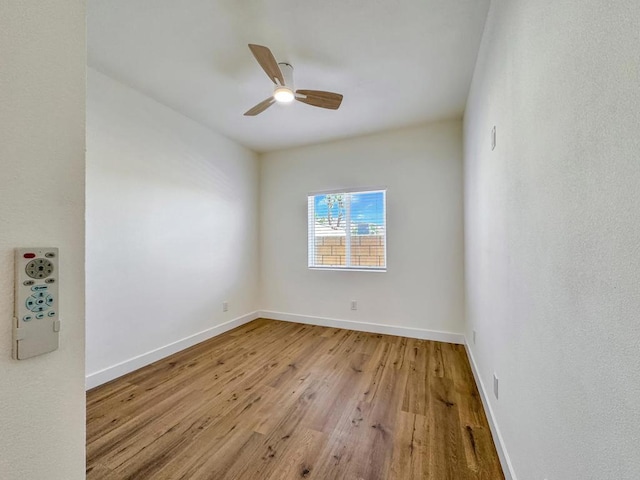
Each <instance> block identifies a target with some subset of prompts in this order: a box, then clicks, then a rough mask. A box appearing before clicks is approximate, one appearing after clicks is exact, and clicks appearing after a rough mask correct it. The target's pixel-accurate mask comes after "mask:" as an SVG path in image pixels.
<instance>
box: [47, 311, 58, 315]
mask: <svg viewBox="0 0 640 480" xmlns="http://www.w3.org/2000/svg"><path fill="white" fill-rule="evenodd" d="M47 316H49V317H55V316H56V312H54V311H53V310H51V311H50V312H49V313H47Z"/></svg>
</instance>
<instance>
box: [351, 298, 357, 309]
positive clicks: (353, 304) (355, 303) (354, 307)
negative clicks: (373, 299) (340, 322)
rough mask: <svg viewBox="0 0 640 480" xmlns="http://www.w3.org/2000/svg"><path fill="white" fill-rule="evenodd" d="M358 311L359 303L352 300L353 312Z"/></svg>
mask: <svg viewBox="0 0 640 480" xmlns="http://www.w3.org/2000/svg"><path fill="white" fill-rule="evenodd" d="M357 309H358V302H357V301H356V300H351V310H357Z"/></svg>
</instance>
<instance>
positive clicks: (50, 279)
mask: <svg viewBox="0 0 640 480" xmlns="http://www.w3.org/2000/svg"><path fill="white" fill-rule="evenodd" d="M55 281H56V279H55V278H47V279H46V280H45V281H44V283H54V282H55Z"/></svg>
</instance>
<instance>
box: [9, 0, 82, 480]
mask: <svg viewBox="0 0 640 480" xmlns="http://www.w3.org/2000/svg"><path fill="white" fill-rule="evenodd" d="M0 52H1V53H0V57H1V60H0V64H1V66H0V407H1V408H0V431H1V434H0V478H1V479H2V480H35V479H47V480H80V479H83V478H85V475H84V463H85V459H84V430H85V425H84V407H85V400H84V399H85V397H84V109H85V11H84V2H83V1H81V0H57V1H51V0H49V1H38V2H34V1H19V2H17V1H9V0H0ZM18 246H25V247H29V246H39V247H41V246H56V247H59V248H60V265H59V266H60V313H61V316H60V320H61V322H62V331H61V332H60V348H59V349H58V350H56V351H55V352H52V353H49V354H46V355H42V356H39V357H35V358H31V359H28V360H23V361H15V360H12V359H11V319H12V316H13V249H14V248H15V247H18Z"/></svg>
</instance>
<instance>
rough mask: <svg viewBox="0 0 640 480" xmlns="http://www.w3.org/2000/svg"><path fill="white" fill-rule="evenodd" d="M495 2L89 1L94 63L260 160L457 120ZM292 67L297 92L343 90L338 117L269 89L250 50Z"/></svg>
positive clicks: (463, 104) (90, 61)
mask: <svg viewBox="0 0 640 480" xmlns="http://www.w3.org/2000/svg"><path fill="white" fill-rule="evenodd" d="M488 7H489V0H181V1H175V0H90V1H89V6H88V38H89V39H88V43H89V45H88V49H89V53H88V56H89V59H88V62H89V65H90V66H91V67H93V68H96V69H97V70H100V71H101V72H103V73H105V74H107V75H109V76H111V77H113V78H115V79H116V80H119V81H121V82H123V83H125V84H128V85H130V86H131V87H133V88H135V89H137V90H140V91H142V92H144V93H146V94H147V95H149V96H150V97H152V98H155V99H156V100H158V101H160V102H161V103H164V104H165V105H167V106H169V107H171V108H173V109H174V110H177V111H179V112H181V113H183V114H184V115H186V116H188V117H191V118H192V119H194V120H197V121H198V122H200V123H202V124H204V125H207V126H209V127H211V128H212V129H214V130H216V131H218V132H221V133H223V134H224V135H226V136H228V137H230V138H232V139H234V140H236V141H237V142H239V143H241V144H243V145H245V146H247V147H249V148H251V149H253V150H256V151H258V152H264V151H269V150H275V149H280V148H287V147H291V146H296V145H304V144H310V143H317V142H321V141H326V140H332V139H336V138H344V137H349V136H354V135H360V134H366V133H372V132H377V131H381V130H386V129H392V128H399V127H403V126H407V125H413V124H418V123H421V122H425V121H430V120H438V119H448V118H457V117H460V116H461V115H462V113H463V111H464V106H465V102H466V99H467V93H468V91H469V85H470V82H471V76H472V73H473V68H474V65H475V60H476V56H477V52H478V47H479V44H480V38H481V35H482V30H483V28H484V21H485V17H486V14H487V10H488ZM248 43H257V44H261V45H266V46H268V47H269V48H270V49H271V51H272V52H273V54H274V56H275V57H276V59H277V61H278V62H288V63H291V64H292V65H293V67H294V80H295V86H296V88H305V89H315V90H328V91H333V92H338V93H342V94H343V95H344V100H343V103H342V106H341V107H340V109H339V110H337V111H333V110H325V109H321V108H314V107H310V106H308V105H305V104H302V103H299V102H295V103H294V104H292V105H274V106H272V107H271V108H270V109H268V110H267V111H265V112H264V113H262V114H260V115H258V116H257V117H245V116H243V113H244V112H245V111H246V110H248V109H249V108H250V107H252V106H253V105H255V104H256V103H258V102H260V101H262V100H264V99H265V98H267V97H268V96H270V95H271V93H272V86H271V85H272V84H271V82H270V81H269V79H268V78H267V76H266V74H265V73H264V72H263V71H262V69H261V68H260V66H259V65H258V64H257V63H256V61H255V60H254V58H253V56H252V54H251V52H250V51H249V49H248V47H247V44H248Z"/></svg>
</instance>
